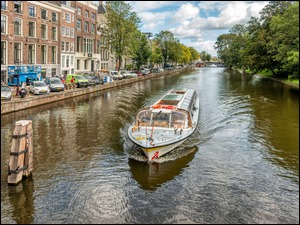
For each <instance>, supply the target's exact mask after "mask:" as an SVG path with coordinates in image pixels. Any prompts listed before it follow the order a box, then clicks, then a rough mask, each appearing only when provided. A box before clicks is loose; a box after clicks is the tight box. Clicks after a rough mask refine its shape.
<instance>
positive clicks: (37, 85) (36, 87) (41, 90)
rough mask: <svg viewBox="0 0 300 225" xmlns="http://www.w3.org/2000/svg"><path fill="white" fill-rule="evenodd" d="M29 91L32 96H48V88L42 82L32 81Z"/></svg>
mask: <svg viewBox="0 0 300 225" xmlns="http://www.w3.org/2000/svg"><path fill="white" fill-rule="evenodd" d="M29 91H30V92H31V93H33V94H34V95H39V94H49V93H50V88H49V87H48V86H47V85H46V84H45V82H44V81H33V82H31V83H30V86H29Z"/></svg>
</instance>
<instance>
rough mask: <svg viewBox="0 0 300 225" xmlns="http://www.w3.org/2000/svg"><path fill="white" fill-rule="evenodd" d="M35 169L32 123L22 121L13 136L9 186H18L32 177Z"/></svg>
mask: <svg viewBox="0 0 300 225" xmlns="http://www.w3.org/2000/svg"><path fill="white" fill-rule="evenodd" d="M32 169H33V148H32V121H31V120H20V121H17V122H16V127H15V130H14V132H13V135H12V146H11V151H10V157H9V165H8V178H7V181H8V184H10V185H17V184H18V183H20V182H21V181H22V179H23V178H27V177H29V176H31V175H32V174H31V171H32Z"/></svg>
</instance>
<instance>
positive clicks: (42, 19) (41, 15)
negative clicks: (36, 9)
mask: <svg viewBox="0 0 300 225" xmlns="http://www.w3.org/2000/svg"><path fill="white" fill-rule="evenodd" d="M43 10H44V11H46V19H44V18H43V17H42V15H43V14H42V11H43ZM41 19H42V20H48V10H47V9H41Z"/></svg>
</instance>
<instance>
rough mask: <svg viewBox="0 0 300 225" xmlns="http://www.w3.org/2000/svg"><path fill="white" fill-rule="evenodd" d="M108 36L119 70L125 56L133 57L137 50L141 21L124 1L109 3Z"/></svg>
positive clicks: (107, 15)
mask: <svg viewBox="0 0 300 225" xmlns="http://www.w3.org/2000/svg"><path fill="white" fill-rule="evenodd" d="M106 5H107V14H106V19H107V23H106V28H107V29H106V35H107V36H108V37H109V39H108V40H109V44H110V47H111V50H112V52H113V53H114V54H115V56H116V58H117V60H118V62H119V63H118V70H120V66H121V63H122V58H123V57H124V56H131V55H132V54H133V52H134V50H135V49H136V48H137V39H136V35H137V34H138V33H139V31H138V26H139V25H140V23H141V19H140V18H139V17H138V16H137V14H136V12H134V11H132V7H131V5H130V4H127V3H125V2H124V1H108V2H107V4H106Z"/></svg>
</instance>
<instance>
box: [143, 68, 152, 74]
mask: <svg viewBox="0 0 300 225" xmlns="http://www.w3.org/2000/svg"><path fill="white" fill-rule="evenodd" d="M141 73H142V74H144V75H147V74H150V70H149V69H147V68H144V69H141Z"/></svg>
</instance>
